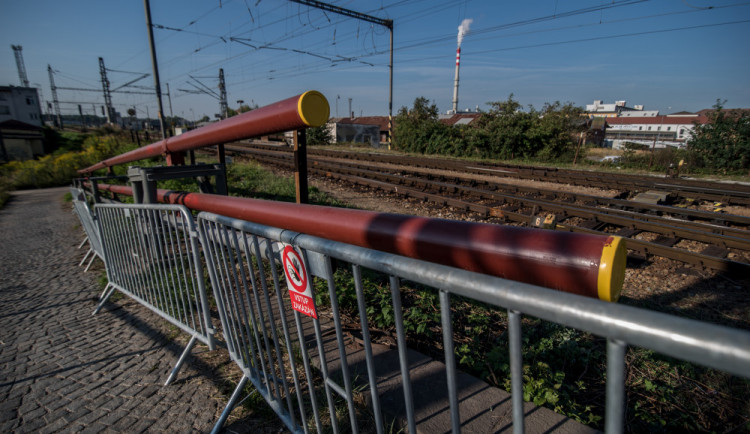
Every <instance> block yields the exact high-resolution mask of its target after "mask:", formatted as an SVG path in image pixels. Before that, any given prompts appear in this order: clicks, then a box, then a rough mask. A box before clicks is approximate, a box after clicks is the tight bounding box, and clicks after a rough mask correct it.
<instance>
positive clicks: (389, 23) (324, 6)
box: [289, 0, 393, 149]
mask: <svg viewBox="0 0 750 434" xmlns="http://www.w3.org/2000/svg"><path fill="white" fill-rule="evenodd" d="M289 1H291V2H294V3H299V4H301V5H305V6H310V7H313V8H317V9H321V10H324V11H328V12H332V13H335V14H339V15H344V16H347V17H350V18H356V19H358V20H362V21H367V22H368V23H373V24H378V25H380V26H383V27H386V28H387V29H388V30H389V31H390V58H389V61H388V71H389V72H388V80H389V85H388V149H390V148H391V143H392V141H393V20H387V19H384V18H379V17H374V16H372V15H367V14H363V13H360V12H357V11H353V10H350V9H344V8H341V7H338V6H334V5H330V4H328V3H323V2H319V1H316V0H289Z"/></svg>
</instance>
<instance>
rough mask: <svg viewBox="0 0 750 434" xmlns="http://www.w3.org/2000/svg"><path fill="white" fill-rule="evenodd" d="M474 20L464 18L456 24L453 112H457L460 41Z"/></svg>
mask: <svg viewBox="0 0 750 434" xmlns="http://www.w3.org/2000/svg"><path fill="white" fill-rule="evenodd" d="M473 21H474V20H472V19H471V18H466V19H465V20H463V21H462V22H461V25H460V26H458V40H457V45H458V47H457V48H456V78H455V79H454V80H453V113H458V68H459V65H460V63H461V43H462V42H463V41H464V36H466V34H467V33H469V26H470V25H471V23H472V22H473Z"/></svg>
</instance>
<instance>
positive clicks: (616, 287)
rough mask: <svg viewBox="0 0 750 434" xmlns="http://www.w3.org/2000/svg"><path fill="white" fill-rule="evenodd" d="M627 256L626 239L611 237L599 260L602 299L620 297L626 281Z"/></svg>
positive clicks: (599, 284) (598, 281)
mask: <svg viewBox="0 0 750 434" xmlns="http://www.w3.org/2000/svg"><path fill="white" fill-rule="evenodd" d="M627 257H628V249H627V248H626V247H625V240H624V239H623V238H622V237H609V238H608V239H607V241H606V243H605V244H604V248H603V249H602V258H601V260H600V261H599V276H598V278H597V287H598V291H599V299H600V300H604V301H611V302H616V301H617V300H618V299H619V298H620V292H622V284H623V283H624V282H625V263H626V262H627Z"/></svg>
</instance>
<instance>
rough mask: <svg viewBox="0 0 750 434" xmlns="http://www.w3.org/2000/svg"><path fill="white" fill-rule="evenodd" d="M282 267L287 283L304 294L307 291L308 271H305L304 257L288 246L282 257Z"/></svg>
mask: <svg viewBox="0 0 750 434" xmlns="http://www.w3.org/2000/svg"><path fill="white" fill-rule="evenodd" d="M281 261H282V265H283V266H284V273H285V274H286V278H287V281H288V282H289V283H290V284H291V286H292V288H294V289H295V290H296V291H297V292H301V293H304V292H305V290H306V289H307V271H305V265H304V262H302V257H301V256H300V255H299V253H297V251H296V250H294V247H292V246H289V245H287V246H286V247H284V252H283V254H282V255H281Z"/></svg>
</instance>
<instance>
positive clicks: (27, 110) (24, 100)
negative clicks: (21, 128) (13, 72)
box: [0, 86, 43, 126]
mask: <svg viewBox="0 0 750 434" xmlns="http://www.w3.org/2000/svg"><path fill="white" fill-rule="evenodd" d="M8 120H16V121H20V122H23V123H25V124H29V125H38V126H42V125H43V124H42V122H43V119H42V109H41V106H40V105H39V95H38V93H37V90H36V88H35V87H16V86H0V122H4V121H8Z"/></svg>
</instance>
